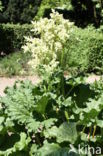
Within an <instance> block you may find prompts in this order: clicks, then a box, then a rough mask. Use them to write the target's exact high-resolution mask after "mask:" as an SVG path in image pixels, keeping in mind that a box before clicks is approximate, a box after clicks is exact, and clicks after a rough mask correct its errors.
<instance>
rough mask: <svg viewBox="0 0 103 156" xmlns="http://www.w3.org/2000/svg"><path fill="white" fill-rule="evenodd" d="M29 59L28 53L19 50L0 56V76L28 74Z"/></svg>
mask: <svg viewBox="0 0 103 156" xmlns="http://www.w3.org/2000/svg"><path fill="white" fill-rule="evenodd" d="M29 59H30V55H29V54H26V55H25V54H24V53H23V52H21V51H20V52H16V53H13V54H9V55H8V56H5V57H3V58H0V76H14V75H29V74H30V73H31V72H30V71H31V70H30V68H29V66H28V64H27V62H28V60H29Z"/></svg>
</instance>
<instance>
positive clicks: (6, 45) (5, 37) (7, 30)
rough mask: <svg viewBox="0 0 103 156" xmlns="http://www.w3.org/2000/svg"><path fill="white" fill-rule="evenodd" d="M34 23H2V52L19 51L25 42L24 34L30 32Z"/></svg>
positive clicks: (0, 48)
mask: <svg viewBox="0 0 103 156" xmlns="http://www.w3.org/2000/svg"><path fill="white" fill-rule="evenodd" d="M31 28H32V25H28V24H25V25H19V24H17V25H14V24H1V25H0V54H1V52H4V53H6V54H9V53H10V52H12V51H17V50H18V49H20V48H21V46H22V44H24V36H28V35H29V34H30V30H31Z"/></svg>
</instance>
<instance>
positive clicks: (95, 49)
mask: <svg viewBox="0 0 103 156" xmlns="http://www.w3.org/2000/svg"><path fill="white" fill-rule="evenodd" d="M67 47H68V67H72V69H76V70H77V69H78V70H79V71H80V72H81V71H89V72H92V71H93V72H98V71H99V72H100V71H101V72H103V35H102V33H99V32H98V31H97V30H96V29H93V28H91V27H90V28H86V29H80V28H76V27H75V28H74V31H73V34H72V37H71V39H70V41H69V43H68V45H67Z"/></svg>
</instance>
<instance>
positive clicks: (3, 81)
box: [0, 76, 40, 96]
mask: <svg viewBox="0 0 103 156" xmlns="http://www.w3.org/2000/svg"><path fill="white" fill-rule="evenodd" d="M16 80H30V81H32V82H33V84H35V83H37V82H39V80H40V79H39V77H38V76H27V77H13V78H6V77H0V96H3V95H4V93H3V91H4V89H5V88H6V87H7V86H13V84H14V82H15V81H16Z"/></svg>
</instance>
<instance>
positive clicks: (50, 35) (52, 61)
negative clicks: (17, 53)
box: [23, 10, 72, 74]
mask: <svg viewBox="0 0 103 156" xmlns="http://www.w3.org/2000/svg"><path fill="white" fill-rule="evenodd" d="M32 24H33V29H32V33H33V35H35V36H37V37H26V41H27V42H26V45H24V46H23V49H24V52H30V53H31V56H32V59H31V60H30V61H29V64H30V65H31V66H32V68H33V69H36V70H37V69H40V67H41V66H42V67H43V69H44V71H45V72H48V73H50V74H52V73H53V71H54V70H55V69H56V68H57V66H58V65H59V66H62V64H63V55H64V54H63V51H64V46H65V43H66V41H67V40H68V39H69V38H70V32H71V31H72V23H70V22H69V21H68V20H66V19H64V18H63V15H61V14H59V13H58V12H55V11H54V10H52V13H51V14H50V19H48V18H41V19H40V20H39V21H35V22H32ZM33 35H32V36H33Z"/></svg>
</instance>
